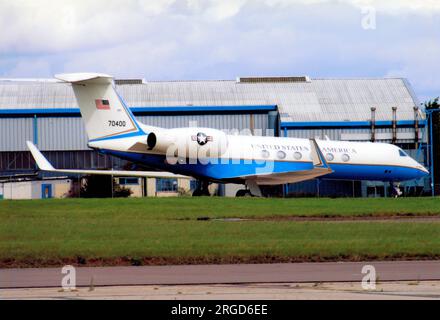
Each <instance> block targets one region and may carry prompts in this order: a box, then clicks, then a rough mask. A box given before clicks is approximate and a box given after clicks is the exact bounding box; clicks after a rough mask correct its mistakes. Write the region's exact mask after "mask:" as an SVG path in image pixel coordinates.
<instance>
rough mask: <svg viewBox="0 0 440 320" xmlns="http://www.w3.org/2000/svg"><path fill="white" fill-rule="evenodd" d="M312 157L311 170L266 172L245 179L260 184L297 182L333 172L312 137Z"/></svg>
mask: <svg viewBox="0 0 440 320" xmlns="http://www.w3.org/2000/svg"><path fill="white" fill-rule="evenodd" d="M310 146H311V157H312V162H313V168H312V169H310V170H301V171H291V172H281V173H265V174H261V175H253V176H248V177H246V178H245V179H246V180H251V181H254V182H256V183H257V184H259V185H277V184H285V183H295V182H301V181H306V180H310V179H314V178H317V177H321V176H325V175H327V174H330V173H332V172H333V170H332V169H331V168H330V166H329V165H328V163H327V161H326V160H325V157H324V155H323V154H322V152H321V150H320V149H319V146H318V143H317V142H316V140H315V139H310Z"/></svg>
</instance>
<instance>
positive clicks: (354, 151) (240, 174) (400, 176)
mask: <svg viewBox="0 0 440 320" xmlns="http://www.w3.org/2000/svg"><path fill="white" fill-rule="evenodd" d="M55 78H56V79H58V80H59V81H62V82H66V83H70V84H71V86H72V88H73V91H74V94H75V97H76V100H77V103H78V106H79V108H80V112H81V116H82V119H83V121H84V124H85V128H86V131H87V135H88V138H89V140H88V147H90V148H92V149H94V150H97V151H99V152H101V153H103V154H108V155H112V156H116V157H119V158H122V159H125V160H128V161H131V162H134V163H138V164H142V165H145V166H148V167H151V168H154V169H158V170H162V171H164V172H145V171H121V170H120V171H115V170H108V171H107V170H81V169H78V170H66V169H55V168H54V167H53V166H52V165H51V164H50V163H49V162H48V161H47V159H46V158H45V157H44V156H43V155H42V154H41V152H40V151H39V150H38V149H37V147H36V146H35V145H34V144H33V143H32V142H30V141H28V142H27V145H28V148H29V150H30V151H31V153H32V155H33V157H34V159H35V160H36V163H37V166H38V167H39V169H40V170H41V171H48V172H64V173H77V174H109V175H118V176H138V177H141V176H146V177H147V176H151V177H184V176H185V177H188V176H189V177H193V178H196V179H198V180H200V181H201V183H200V184H199V187H198V188H197V189H196V190H195V191H194V193H193V196H201V195H209V191H208V186H209V184H210V183H213V182H214V183H236V184H242V185H245V186H246V189H242V190H239V191H238V192H237V196H246V195H252V196H262V193H261V188H260V186H264V185H281V184H287V183H295V182H300V181H305V180H309V179H314V178H325V179H342V180H372V181H384V182H389V183H390V184H391V185H392V186H394V188H395V191H396V192H397V194H398V195H399V193H400V194H401V192H400V190H399V187H398V184H399V183H400V182H402V181H405V180H413V179H419V178H422V177H424V176H425V175H427V174H429V172H428V170H427V169H426V168H424V167H423V166H422V165H421V164H419V163H418V162H417V161H416V160H414V159H412V158H411V157H410V156H409V155H408V154H407V153H405V152H404V151H403V150H402V149H401V148H399V147H397V146H395V145H392V144H386V143H372V142H349V141H331V140H317V139H313V138H312V139H299V138H284V137H270V136H253V135H231V134H227V133H225V132H224V131H221V130H217V129H213V128H203V127H187V128H174V129H166V128H160V127H155V126H150V125H146V124H143V123H140V122H139V121H137V119H136V118H135V117H134V116H133V114H132V112H131V111H130V109H129V108H128V107H127V105H126V104H125V102H124V100H123V99H122V98H121V97H120V96H119V95H118V93H117V92H116V90H115V86H114V83H113V77H112V76H110V75H107V74H100V73H70V74H59V75H55Z"/></svg>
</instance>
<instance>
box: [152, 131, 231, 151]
mask: <svg viewBox="0 0 440 320" xmlns="http://www.w3.org/2000/svg"><path fill="white" fill-rule="evenodd" d="M147 145H148V149H149V150H151V151H153V152H155V153H159V154H164V155H167V156H171V157H178V158H185V159H188V158H189V159H203V158H217V157H220V156H221V155H223V154H224V153H225V152H226V150H227V148H228V137H227V135H226V134H225V133H224V132H223V131H220V130H216V129H210V128H176V129H158V130H156V131H154V132H150V133H149V134H148V136H147Z"/></svg>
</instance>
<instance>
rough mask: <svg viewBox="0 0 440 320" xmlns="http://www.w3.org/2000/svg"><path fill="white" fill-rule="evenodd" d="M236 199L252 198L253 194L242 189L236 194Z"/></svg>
mask: <svg viewBox="0 0 440 320" xmlns="http://www.w3.org/2000/svg"><path fill="white" fill-rule="evenodd" d="M235 196H236V197H252V194H251V192H250V191H249V190H246V189H240V190H238V191H237V193H236V194H235Z"/></svg>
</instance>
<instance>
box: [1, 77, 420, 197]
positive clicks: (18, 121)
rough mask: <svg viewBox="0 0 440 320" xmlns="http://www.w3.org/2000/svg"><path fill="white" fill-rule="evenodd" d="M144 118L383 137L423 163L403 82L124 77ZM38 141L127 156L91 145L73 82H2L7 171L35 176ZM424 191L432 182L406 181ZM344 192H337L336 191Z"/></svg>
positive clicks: (122, 88)
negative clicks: (30, 147) (32, 149)
mask: <svg viewBox="0 0 440 320" xmlns="http://www.w3.org/2000/svg"><path fill="white" fill-rule="evenodd" d="M116 85H117V90H118V92H119V93H120V94H121V96H122V97H123V98H124V99H125V100H126V102H127V104H128V106H129V107H130V108H131V109H132V110H133V113H134V114H135V115H136V116H137V118H138V119H139V121H141V122H144V123H147V124H151V125H155V126H162V127H166V128H172V127H185V126H189V125H198V126H206V127H213V128H218V129H230V130H238V131H241V132H243V130H245V131H244V132H246V130H247V132H250V131H252V132H253V133H254V134H257V135H259V134H262V135H266V134H275V135H280V136H289V137H301V138H310V137H319V138H321V139H325V138H327V137H328V138H330V139H333V140H354V141H371V140H374V141H382V142H390V143H391V142H393V143H396V144H398V145H400V146H402V147H403V148H404V149H405V150H407V151H408V152H409V153H410V154H411V155H412V156H413V157H417V160H418V161H420V162H425V159H424V154H425V152H424V150H423V149H422V148H421V147H423V145H424V143H426V138H427V137H426V135H425V134H424V128H425V125H426V120H425V117H424V114H423V113H422V112H420V110H419V109H418V107H419V102H418V101H417V98H416V96H415V95H414V93H413V90H412V89H411V86H410V85H409V83H408V82H407V81H406V80H405V79H310V78H309V77H273V78H271V77H262V78H238V79H237V80H219V81H151V82H145V81H142V80H116ZM26 140H31V141H34V142H35V143H37V144H38V146H39V148H40V149H41V150H43V151H45V154H46V155H47V156H48V158H49V160H50V161H52V162H53V163H54V165H55V166H57V167H60V168H80V167H81V168H82V167H84V168H110V167H114V168H118V167H122V166H124V165H125V162H124V161H121V160H119V159H115V158H111V157H108V156H102V155H98V154H97V153H96V152H94V151H91V150H90V149H88V148H87V136H86V133H85V130H84V125H83V123H82V121H81V118H80V114H79V109H78V106H77V104H76V101H75V98H74V95H73V92H72V89H71V87H70V85H68V84H64V83H59V82H56V81H50V80H33V81H18V80H2V81H0V175H6V174H14V173H18V172H29V171H32V170H33V169H34V163H33V161H32V159H31V157H30V156H29V153H28V152H27V149H26V146H25V141H26ZM407 185H408V186H410V187H412V188H414V190H415V189H417V190H418V191H417V192H421V190H422V188H423V187H425V189H426V187H427V186H428V187H429V183H428V182H424V181H414V182H410V183H408V184H407ZM377 188H382V189H383V184H380V183H375V182H365V183H362V184H360V183H355V182H352V181H348V182H332V181H325V180H322V181H321V182H320V183H319V188H318V182H317V181H311V182H306V183H300V184H294V185H290V186H288V187H284V188H281V189H280V190H281V191H279V190H278V191H274V192H275V193H276V192H282V193H284V195H288V194H292V195H299V194H304V195H306V194H307V195H308V194H316V193H318V192H319V193H320V194H321V195H345V196H350V195H360V194H363V195H367V194H369V195H373V194H374V195H377V194H379V195H380V194H382V193H383V191H377ZM335 190H336V191H335Z"/></svg>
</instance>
